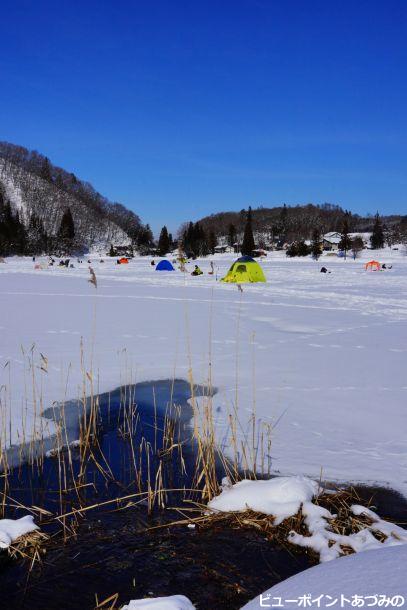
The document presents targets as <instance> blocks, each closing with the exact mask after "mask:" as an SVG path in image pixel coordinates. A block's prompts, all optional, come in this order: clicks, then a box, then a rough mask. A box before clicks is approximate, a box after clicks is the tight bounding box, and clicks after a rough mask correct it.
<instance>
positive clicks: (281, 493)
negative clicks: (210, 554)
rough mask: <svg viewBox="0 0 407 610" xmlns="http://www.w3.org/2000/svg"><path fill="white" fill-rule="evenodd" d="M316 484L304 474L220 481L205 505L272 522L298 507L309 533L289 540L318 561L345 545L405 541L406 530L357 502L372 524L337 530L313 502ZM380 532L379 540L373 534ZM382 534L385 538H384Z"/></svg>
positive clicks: (354, 509) (334, 555)
mask: <svg viewBox="0 0 407 610" xmlns="http://www.w3.org/2000/svg"><path fill="white" fill-rule="evenodd" d="M318 492H319V484H318V483H317V482H316V481H312V480H311V479H308V478H306V477H301V476H296V477H276V478H274V479H270V480H268V481H250V480H243V481H240V482H239V483H236V484H235V485H231V484H228V483H227V482H224V483H223V486H222V492H221V494H220V495H219V496H217V497H215V498H213V500H211V501H210V502H209V504H208V507H209V508H210V509H211V510H213V511H220V512H234V511H245V510H248V509H251V510H254V511H257V512H260V513H264V514H266V515H272V516H273V517H274V525H275V526H277V525H279V524H280V523H281V522H282V521H284V519H287V518H288V517H293V516H294V515H296V514H297V513H298V511H299V510H300V509H301V511H302V514H303V516H304V522H305V525H306V526H307V528H308V534H309V535H306V536H303V535H302V534H298V533H297V532H295V531H291V532H290V533H289V535H288V540H289V541H290V542H291V543H292V544H296V545H298V546H301V547H305V548H309V549H312V550H313V551H314V552H315V553H317V554H318V555H319V558H320V561H321V562H325V561H331V560H332V559H336V558H338V557H340V556H341V555H343V554H344V548H345V547H346V548H351V549H352V550H353V551H354V552H355V553H358V552H360V551H367V550H371V549H379V548H383V547H385V546H396V545H401V544H407V530H404V529H402V528H401V527H399V526H397V525H395V524H394V523H389V522H388V521H383V520H382V519H381V518H380V517H379V516H378V515H377V514H376V513H374V512H373V511H372V510H369V509H368V508H365V507H363V506H360V505H353V506H351V512H352V513H353V514H354V515H355V516H361V515H363V516H365V517H367V518H368V519H369V520H370V521H371V524H367V525H366V527H364V528H363V529H361V530H360V531H358V532H355V533H353V534H349V535H344V534H337V533H336V532H335V531H333V529H332V527H331V526H330V521H331V520H333V519H335V517H336V515H334V514H332V513H330V512H329V510H327V509H326V508H324V507H322V506H319V505H317V504H314V503H313V502H312V500H313V498H314V497H315V496H317V495H318ZM375 534H376V535H378V534H379V535H381V536H380V540H379V539H378V538H377V537H376V536H375ZM383 537H384V538H383Z"/></svg>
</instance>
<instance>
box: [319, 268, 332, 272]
mask: <svg viewBox="0 0 407 610" xmlns="http://www.w3.org/2000/svg"><path fill="white" fill-rule="evenodd" d="M321 273H331V272H330V271H328V269H327V268H326V267H321Z"/></svg>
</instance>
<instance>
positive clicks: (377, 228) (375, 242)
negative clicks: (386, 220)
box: [370, 212, 384, 250]
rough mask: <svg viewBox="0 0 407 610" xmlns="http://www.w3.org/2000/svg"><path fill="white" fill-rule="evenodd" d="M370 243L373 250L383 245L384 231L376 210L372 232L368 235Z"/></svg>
mask: <svg viewBox="0 0 407 610" xmlns="http://www.w3.org/2000/svg"><path fill="white" fill-rule="evenodd" d="M370 243H371V246H372V249H373V250H378V249H379V248H383V246H384V231H383V225H382V221H381V219H380V216H379V212H377V213H376V216H375V220H374V225H373V233H372V235H371V237H370Z"/></svg>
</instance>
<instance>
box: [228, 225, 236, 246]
mask: <svg viewBox="0 0 407 610" xmlns="http://www.w3.org/2000/svg"><path fill="white" fill-rule="evenodd" d="M236 239H237V235H236V227H235V225H234V224H233V223H230V225H229V229H228V244H229V246H230V247H231V248H234V247H235V243H236Z"/></svg>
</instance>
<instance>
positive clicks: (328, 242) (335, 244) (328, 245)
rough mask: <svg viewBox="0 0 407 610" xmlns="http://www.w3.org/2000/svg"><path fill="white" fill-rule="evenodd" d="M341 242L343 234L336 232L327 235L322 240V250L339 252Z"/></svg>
mask: <svg viewBox="0 0 407 610" xmlns="http://www.w3.org/2000/svg"><path fill="white" fill-rule="evenodd" d="M340 241H341V234H340V233H337V232H336V231H331V232H330V233H325V235H324V236H323V238H322V248H323V249H324V250H325V252H337V251H338V250H339V242H340Z"/></svg>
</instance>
